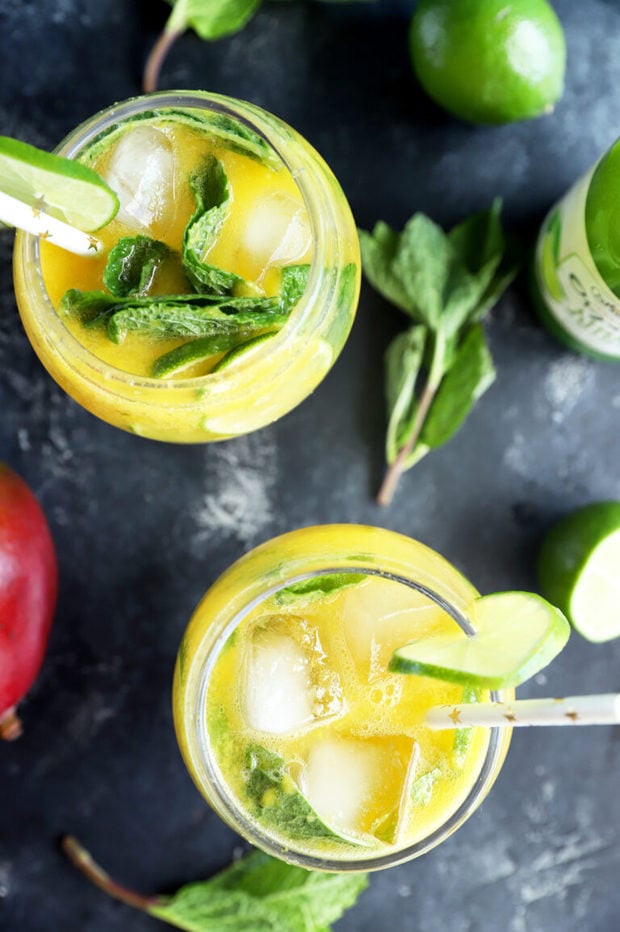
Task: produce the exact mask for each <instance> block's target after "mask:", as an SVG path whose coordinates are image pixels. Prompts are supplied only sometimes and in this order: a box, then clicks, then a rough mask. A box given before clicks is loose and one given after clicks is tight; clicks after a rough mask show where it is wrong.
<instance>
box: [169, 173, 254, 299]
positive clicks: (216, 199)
mask: <svg viewBox="0 0 620 932" xmlns="http://www.w3.org/2000/svg"><path fill="white" fill-rule="evenodd" d="M189 185H190V188H191V190H192V193H193V195H194V199H195V201H196V210H195V211H194V213H193V214H192V216H191V217H190V218H189V221H188V223H187V226H186V227H185V232H184V234H183V250H182V253H183V265H184V267H185V272H186V274H187V276H188V278H189V279H190V281H191V282H192V284H193V285H194V287H195V288H196V290H197V291H200V292H211V293H215V294H230V293H231V292H232V290H233V288H235V286H238V285H240V284H243V279H242V278H241V276H240V275H236V274H235V273H234V272H226V271H224V269H220V268H217V266H214V265H209V264H208V263H207V262H205V261H204V257H205V256H206V254H207V252H208V251H209V249H210V248H211V247H212V246H213V244H214V243H215V241H216V239H217V237H218V234H219V232H220V230H221V228H222V224H223V223H224V220H225V219H226V217H227V216H228V211H229V207H230V189H229V186H228V178H227V176H226V172H225V171H224V166H223V165H222V163H221V162H220V161H219V160H218V159H216V158H215V156H213V155H209V156H208V157H207V158H206V159H205V160H204V162H203V164H202V165H201V167H200V168H199V169H198V170H197V171H196V172H194V173H193V174H192V175H191V176H190V179H189Z"/></svg>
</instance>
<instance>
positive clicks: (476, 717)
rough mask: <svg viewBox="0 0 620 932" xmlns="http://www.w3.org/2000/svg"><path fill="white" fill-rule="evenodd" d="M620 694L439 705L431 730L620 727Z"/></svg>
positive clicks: (429, 717) (433, 712) (429, 714)
mask: <svg viewBox="0 0 620 932" xmlns="http://www.w3.org/2000/svg"><path fill="white" fill-rule="evenodd" d="M618 724H620V693H603V694H601V695H598V696H568V697H566V698H563V699H519V700H515V701H514V702H472V703H468V704H467V705H438V706H433V708H432V709H429V710H428V712H427V713H426V725H428V727H429V728H433V729H436V730H438V729H441V728H467V727H469V726H470V725H484V726H486V727H488V728H498V727H499V728H519V727H525V726H528V725H618Z"/></svg>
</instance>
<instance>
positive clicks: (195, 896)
mask: <svg viewBox="0 0 620 932" xmlns="http://www.w3.org/2000/svg"><path fill="white" fill-rule="evenodd" d="M367 884H368V879H367V876H366V875H364V874H362V875H361V876H360V875H356V874H349V875H347V874H325V873H317V872H311V871H306V870H304V869H303V868H301V867H293V866H290V865H288V864H284V863H283V862H281V861H276V860H275V858H271V857H269V856H268V855H266V854H262V853H260V852H253V853H251V854H249V855H247V856H246V857H244V858H242V859H241V860H240V861H238V862H237V863H236V864H233V865H232V866H231V867H229V868H228V869H227V870H225V871H222V872H221V873H220V874H217V875H216V876H215V877H214V878H213V879H212V880H207V881H206V882H205V883H196V884H191V885H189V886H187V887H183V888H182V889H181V890H180V891H179V892H178V893H177V894H176V896H174V897H171V898H170V899H169V900H168V901H167V902H166V903H165V904H164V905H160V904H158V905H157V906H154V907H151V908H150V909H149V912H150V913H151V915H153V916H157V917H158V918H159V919H164V920H165V921H167V922H170V923H173V924H174V925H176V926H177V927H178V928H181V929H187V930H189V932H223V930H224V929H226V930H227V932H247V930H252V932H255V930H256V932H262V930H264V932H326V930H328V929H329V928H330V924H331V923H333V922H336V921H337V920H338V919H339V918H340V917H341V916H342V914H343V913H344V911H345V910H346V909H348V908H349V907H350V906H352V905H353V904H354V902H355V901H356V899H357V897H358V896H359V894H360V893H361V892H362V890H364V889H365V887H366V886H367Z"/></svg>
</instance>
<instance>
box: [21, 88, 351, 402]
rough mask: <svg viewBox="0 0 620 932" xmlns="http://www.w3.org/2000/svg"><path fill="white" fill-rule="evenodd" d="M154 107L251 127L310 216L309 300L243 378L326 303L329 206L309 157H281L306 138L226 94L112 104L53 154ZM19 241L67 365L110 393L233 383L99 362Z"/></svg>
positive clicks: (33, 252)
mask: <svg viewBox="0 0 620 932" xmlns="http://www.w3.org/2000/svg"><path fill="white" fill-rule="evenodd" d="M151 107H152V108H153V109H156V110H165V109H168V110H172V109H179V108H186V109H191V108H193V109H198V108H202V109H208V110H212V111H215V112H219V113H224V114H226V115H228V116H231V117H232V118H234V119H235V120H237V121H239V122H241V123H243V124H245V125H246V126H248V127H249V128H250V129H252V131H253V132H255V133H257V134H258V135H260V136H261V137H262V138H263V139H265V141H266V142H267V144H268V145H269V147H270V148H271V149H272V150H273V152H274V153H275V154H276V156H277V157H278V159H280V161H281V162H282V164H283V165H284V168H285V169H286V170H287V171H288V172H290V174H291V175H292V176H293V179H294V181H295V184H296V185H297V187H298V189H299V191H300V193H301V196H302V198H303V201H304V204H305V206H306V210H307V212H308V218H309V222H310V227H311V231H312V244H313V245H312V259H311V267H310V276H309V279H308V283H307V286H306V289H305V291H304V294H303V295H302V297H301V299H300V300H299V302H298V303H297V305H296V307H295V313H294V314H292V315H291V317H290V318H289V320H288V321H287V322H286V325H285V326H284V327H283V328H282V329H281V330H279V331H278V332H277V333H276V334H275V335H274V337H273V338H272V339H271V340H265V341H260V342H258V343H256V344H255V346H254V347H253V349H252V352H251V354H249V355H248V357H247V358H245V359H244V358H243V356H242V357H241V358H240V359H238V360H237V361H236V365H235V375H236V376H237V377H239V376H240V374H242V373H243V371H244V370H246V371H247V370H251V368H252V367H253V366H254V365H255V364H256V362H260V361H262V360H263V359H264V358H265V357H266V356H267V355H268V354H269V355H272V354H273V353H274V350H275V349H276V348H279V349H280V350H282V349H284V348H285V346H286V344H287V343H288V342H289V341H290V340H292V339H294V338H295V337H296V336H297V335H298V334H299V331H300V330H303V328H304V326H306V325H307V324H308V321H309V319H310V318H311V317H312V315H313V314H314V313H315V311H316V308H317V307H318V306H320V303H321V302H318V301H317V296H318V294H319V293H320V292H321V290H322V289H324V287H325V284H324V283H325V279H324V277H323V274H322V273H323V266H324V262H323V259H322V257H323V256H324V254H325V252H326V237H325V232H326V229H325V228H326V225H325V223H324V221H323V220H322V215H321V212H322V211H324V210H325V206H326V205H325V203H324V202H323V201H321V202H320V205H319V201H318V198H317V195H316V193H315V191H314V190H313V187H312V184H311V182H310V179H309V177H308V173H307V168H308V166H307V165H305V164H304V160H305V158H307V157H308V154H307V153H306V152H303V156H304V158H303V159H299V164H297V162H298V160H297V159H296V158H291V157H290V156H283V155H282V152H281V151H280V147H281V146H282V144H283V143H284V144H285V143H286V138H285V134H286V133H294V135H295V141H297V139H302V137H299V136H298V134H297V133H295V131H294V130H293V129H292V128H291V127H289V126H288V124H286V123H285V122H284V121H283V120H281V119H280V118H279V117H276V116H275V115H274V114H271V113H269V112H268V111H266V110H264V109H263V108H261V107H259V106H257V105H256V104H253V103H251V102H249V101H245V100H241V99H237V98H233V97H228V96H225V95H222V94H213V93H211V92H208V91H201V90H166V91H156V92H154V93H151V94H142V95H139V96H135V97H130V98H128V99H127V100H124V101H121V102H118V103H115V104H112V105H110V106H108V107H106V108H104V109H103V110H100V111H99V112H98V113H96V114H93V116H91V117H90V118H89V119H87V120H85V121H83V122H82V123H80V124H79V125H78V126H77V127H75V129H73V130H72V131H71V132H70V133H69V134H68V135H67V136H65V138H64V139H63V140H62V141H61V142H60V143H59V144H58V146H57V147H56V148H55V149H54V152H55V153H56V154H59V155H62V156H65V157H67V158H72V157H74V156H75V155H76V154H77V153H78V152H81V151H83V150H84V149H85V148H86V147H87V146H90V145H92V144H94V143H95V142H96V139H97V138H98V137H99V136H100V135H101V134H102V132H104V130H106V129H110V130H112V128H113V127H114V126H115V124H120V123H121V122H122V121H123V120H125V119H127V118H128V117H131V116H133V115H135V114H137V113H140V112H143V111H146V110H149V109H150V108H151ZM241 111H243V112H241ZM246 111H247V113H246ZM252 116H254V117H255V119H257V120H260V119H264V120H265V123H264V125H263V124H261V125H260V126H259V125H257V124H256V123H254V122H253V121H252V118H251V117H252ZM278 133H280V134H281V136H280V138H272V135H273V136H278ZM303 142H305V140H303ZM306 145H307V146H308V147H309V148H311V147H310V146H309V144H308V143H306ZM315 155H316V156H317V157H319V156H318V153H315ZM319 158H320V157H319ZM319 208H320V209H319ZM20 236H21V238H22V243H23V245H22V252H23V256H24V258H25V260H26V262H27V263H28V264H29V265H31V266H32V268H33V269H34V270H35V275H36V284H37V286H38V288H39V295H38V299H39V300H40V302H41V305H42V306H43V307H44V308H45V314H46V317H47V320H46V324H47V325H49V327H50V330H54V329H55V330H56V331H57V335H58V336H59V337H61V338H62V340H59V341H58V344H57V345H61V343H62V344H65V345H66V346H67V347H68V348H69V353H67V356H69V357H70V358H69V360H65V361H66V362H67V363H68V364H71V363H70V359H72V358H75V359H76V360H77V361H79V364H80V366H82V367H84V370H85V371H90V372H92V373H96V374H98V375H100V376H101V375H103V376H104V377H105V379H106V382H107V384H108V386H109V388H110V390H112V387H113V385H114V384H115V383H116V384H118V385H119V386H131V388H132V389H139V388H142V389H148V390H151V391H157V392H160V393H161V392H162V391H165V392H168V393H169V392H172V393H174V392H183V393H186V392H187V391H188V390H189V391H190V392H191V391H197V390H200V389H203V388H206V387H207V386H209V387H211V388H214V389H215V390H217V385H218V384H222V386H223V385H225V383H226V381H227V377H228V372H227V369H226V368H222V369H221V370H220V371H218V372H210V373H206V374H205V375H201V376H195V377H192V378H184V379H165V380H162V379H156V378H152V377H148V376H138V375H135V374H133V373H131V372H128V371H127V370H124V369H120V368H118V367H117V366H113V365H111V364H110V363H107V362H105V361H104V360H102V359H100V358H99V357H98V356H96V355H95V354H94V353H92V352H91V351H90V350H88V349H87V348H86V347H85V346H84V345H83V344H82V343H81V342H80V341H79V340H78V339H77V337H75V336H74V334H73V333H72V332H71V331H70V330H69V329H68V328H67V327H66V326H65V324H64V323H63V321H62V319H61V318H60V316H59V315H58V313H57V311H56V309H55V308H54V305H53V303H52V301H51V299H50V297H49V294H48V292H47V288H46V287H45V282H44V279H43V273H42V269H41V261H40V248H39V247H40V244H39V239H38V238H37V237H34V236H31V235H29V234H25V233H24V234H20ZM335 288H336V283H333V284H332V286H331V288H330V293H329V294H325V297H324V299H322V300H323V303H324V304H326V303H327V302H328V301H329V298H330V296H331V291H333V290H335ZM283 365H284V367H286V366H292V365H294V360H293V359H286V358H285V359H284V360H283Z"/></svg>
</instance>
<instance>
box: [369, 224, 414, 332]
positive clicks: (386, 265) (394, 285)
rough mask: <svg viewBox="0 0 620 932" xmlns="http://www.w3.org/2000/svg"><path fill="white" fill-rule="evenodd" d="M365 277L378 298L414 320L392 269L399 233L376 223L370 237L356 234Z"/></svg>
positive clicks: (401, 283) (400, 283) (405, 293)
mask: <svg viewBox="0 0 620 932" xmlns="http://www.w3.org/2000/svg"><path fill="white" fill-rule="evenodd" d="M358 233H359V240H360V248H361V253H362V268H363V270H364V275H365V276H366V278H367V279H368V281H369V282H370V284H371V285H372V286H373V288H375V289H376V290H377V291H378V292H379V294H381V295H383V297H384V298H385V299H386V300H387V301H389V302H390V303H391V304H395V305H396V307H398V308H400V310H401V311H404V312H405V314H409V315H410V316H413V313H412V303H411V299H410V297H409V295H408V294H407V290H406V288H405V285H404V284H403V282H402V281H401V278H400V276H399V274H398V273H397V272H396V271H395V269H394V260H395V258H396V255H397V252H398V248H399V244H400V233H397V232H396V231H395V230H393V229H392V228H391V227H389V226H388V225H387V223H383V221H379V223H377V224H375V227H374V229H373V231H372V233H367V232H366V230H358Z"/></svg>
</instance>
